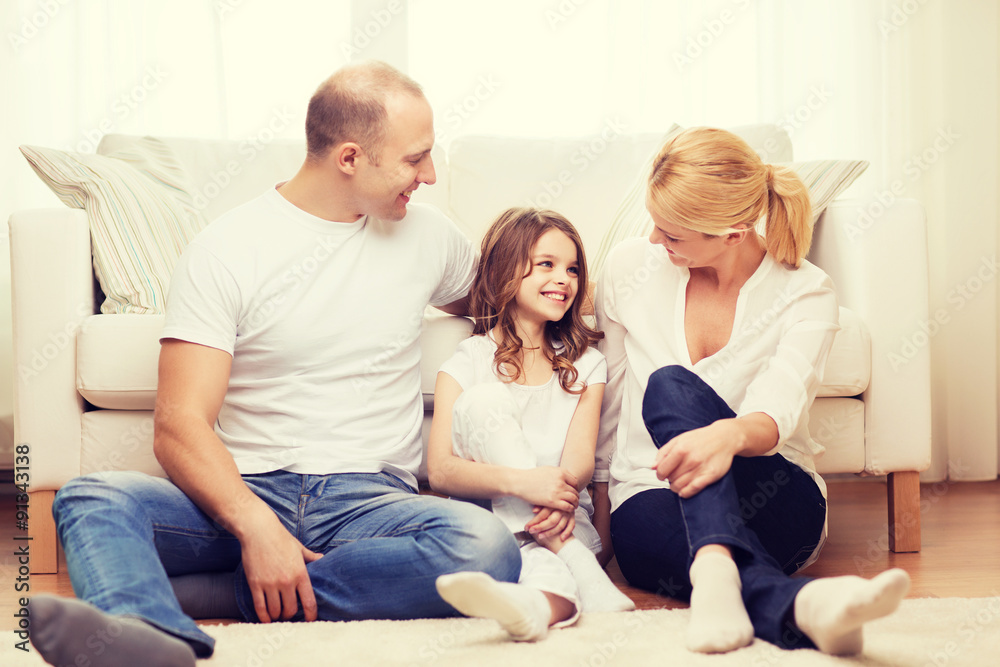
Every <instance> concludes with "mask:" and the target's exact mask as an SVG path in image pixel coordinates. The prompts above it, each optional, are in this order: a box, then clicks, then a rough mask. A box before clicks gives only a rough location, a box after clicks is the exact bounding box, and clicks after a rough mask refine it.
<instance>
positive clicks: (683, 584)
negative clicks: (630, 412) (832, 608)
mask: <svg viewBox="0 0 1000 667" xmlns="http://www.w3.org/2000/svg"><path fill="white" fill-rule="evenodd" d="M642 416H643V421H644V422H645V424H646V428H647V429H648V430H649V432H650V435H651V436H652V437H653V441H654V442H655V443H656V445H657V446H658V447H661V446H663V445H664V444H666V443H667V442H669V441H670V440H671V439H672V438H674V437H675V436H677V435H680V434H681V433H685V432H687V431H691V430H694V429H696V428H701V427H703V426H708V425H709V424H711V423H713V422H715V421H717V420H719V419H727V418H732V417H735V416H736V415H735V413H734V412H733V411H732V410H731V409H730V408H729V406H728V405H726V403H725V401H723V400H722V399H721V398H720V397H719V395H718V394H716V393H715V391H714V390H713V389H712V388H711V387H709V386H708V385H707V384H706V383H705V382H704V381H703V380H702V379H701V378H699V377H698V376H697V375H695V374H694V373H692V372H691V371H689V370H687V369H685V368H683V367H681V366H667V367H665V368H661V369H659V370H658V371H656V372H655V373H653V374H652V375H651V376H650V378H649V383H648V384H647V387H646V393H645V396H644V397H643V407H642ZM825 521H826V501H825V499H824V498H823V495H822V493H820V490H819V487H817V485H816V483H815V482H814V481H813V480H812V479H811V478H810V477H809V475H807V474H806V473H805V472H804V471H803V470H802V469H801V468H799V467H798V466H796V465H795V464H793V463H790V462H789V461H788V460H786V459H785V458H784V457H782V456H780V455H773V456H756V457H741V456H737V457H734V459H733V465H732V467H731V468H730V470H729V472H728V473H726V474H725V475H724V476H723V477H722V478H721V479H720V480H718V481H717V482H715V483H714V484H710V485H709V486H707V487H706V488H705V489H703V490H702V491H701V492H700V493H698V494H696V495H694V496H692V497H691V498H681V497H680V496H678V495H677V494H676V493H674V492H673V491H671V490H669V489H653V490H649V491H643V492H641V493H638V494H636V495H634V496H632V497H631V498H629V499H628V500H626V501H625V502H624V503H622V505H621V506H620V507H619V508H618V509H616V510H615V512H614V513H613V514H612V515H611V538H612V542H613V543H614V547H615V554H616V555H617V557H618V564H619V566H620V567H621V570H622V574H624V575H625V578H626V579H628V581H629V583H631V584H632V585H634V586H638V587H640V588H645V589H647V590H651V591H658V592H661V593H665V594H667V595H669V596H670V597H674V598H680V599H684V600H686V599H689V598H690V596H691V580H690V578H689V576H688V570H689V569H690V567H691V562H692V560H693V559H694V554H695V553H696V552H697V551H698V549H700V548H701V547H703V546H705V545H707V544H722V545H725V546H728V547H730V548H731V549H732V552H733V560H735V562H736V565H737V567H738V568H739V571H740V580H741V582H742V584H743V604H744V605H745V606H746V610H747V614H748V615H749V616H750V621H751V622H752V623H753V626H754V634H755V635H756V636H758V637H760V638H761V639H764V640H766V641H769V642H771V643H773V644H776V645H778V646H782V647H784V648H812V647H813V644H812V642H811V641H810V640H809V639H808V638H807V637H805V635H803V634H802V633H801V631H800V630H799V629H798V628H797V627H796V626H795V623H794V602H795V596H796V595H797V594H798V592H799V590H800V589H801V588H802V587H803V586H805V585H806V584H807V583H808V582H809V581H810V580H809V579H808V578H804V577H798V578H795V579H792V578H790V577H789V576H788V575H790V574H792V573H794V572H795V571H796V570H798V569H799V567H800V566H801V565H802V564H803V563H804V562H805V561H806V560H807V559H808V557H809V555H810V554H811V553H812V552H813V551H814V550H815V548H816V546H817V545H818V543H819V539H820V536H821V535H822V531H823V525H824V523H825Z"/></svg>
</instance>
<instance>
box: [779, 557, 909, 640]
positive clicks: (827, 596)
mask: <svg viewBox="0 0 1000 667" xmlns="http://www.w3.org/2000/svg"><path fill="white" fill-rule="evenodd" d="M909 590H910V575H908V574H907V573H906V571H904V570H900V569H899V568H895V569H892V570H887V571H885V572H883V573H882V574H879V575H877V576H876V577H873V578H872V579H862V578H861V577H854V576H847V577H830V578H828V579H816V580H814V581H810V582H809V583H808V584H806V585H805V586H803V587H802V590H800V591H799V594H798V595H797V596H796V597H795V624H796V625H798V626H799V629H800V630H802V632H804V633H805V634H806V636H807V637H809V639H811V640H812V641H813V643H814V644H816V647H817V648H819V650H820V651H822V652H823V653H829V654H831V655H846V654H851V653H860V652H861V649H862V647H863V645H864V638H863V635H862V626H863V625H864V624H865V623H867V622H868V621H872V620H875V619H876V618H881V617H883V616H888V615H889V614H891V613H892V612H894V611H896V608H897V607H898V606H899V603H900V602H901V601H902V599H903V598H904V597H906V593H907V592H908V591H909Z"/></svg>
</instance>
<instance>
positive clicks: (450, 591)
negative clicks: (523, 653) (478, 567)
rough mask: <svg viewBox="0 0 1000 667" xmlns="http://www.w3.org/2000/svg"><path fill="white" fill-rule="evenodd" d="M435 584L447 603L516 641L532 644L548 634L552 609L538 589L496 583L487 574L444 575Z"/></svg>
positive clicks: (501, 582) (457, 573)
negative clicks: (490, 621) (494, 624)
mask: <svg viewBox="0 0 1000 667" xmlns="http://www.w3.org/2000/svg"><path fill="white" fill-rule="evenodd" d="M435 583H436V585H437V591H438V593H439V594H440V595H441V597H442V598H444V601H445V602H447V603H448V604H450V605H451V606H452V607H454V608H455V609H457V610H458V611H459V612H461V613H462V614H465V615H466V616H475V617H477V618H492V619H494V620H495V621H497V622H498V623H499V624H500V625H501V626H503V629H504V630H506V631H507V633H508V634H509V635H510V637H511V639H513V640H515V641H519V642H533V641H536V640H538V639H542V638H543V637H545V635H546V634H547V633H548V630H549V619H550V618H551V617H552V607H551V606H550V605H549V601H548V599H547V598H546V597H545V594H544V593H542V592H541V591H540V590H538V589H537V588H531V587H529V586H521V585H519V584H510V583H507V582H503V581H496V580H495V579H493V577H491V576H490V575H488V574H486V573H485V572H456V573H455V574H444V575H441V576H440V577H438V578H437V581H436V582H435Z"/></svg>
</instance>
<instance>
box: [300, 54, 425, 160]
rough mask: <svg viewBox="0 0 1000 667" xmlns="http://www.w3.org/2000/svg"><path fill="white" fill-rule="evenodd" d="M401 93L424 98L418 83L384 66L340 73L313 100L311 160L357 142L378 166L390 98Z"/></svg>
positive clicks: (353, 68) (308, 130)
mask: <svg viewBox="0 0 1000 667" xmlns="http://www.w3.org/2000/svg"><path fill="white" fill-rule="evenodd" d="M399 93H403V94H408V95H413V96H415V97H419V98H423V96H424V93H423V90H422V89H421V88H420V85H419V84H418V83H417V82H416V81H414V80H413V79H411V78H410V77H408V76H406V75H405V74H403V73H402V72H400V71H399V70H397V69H396V68H395V67H392V66H391V65H388V64H386V63H384V62H380V61H377V60H372V61H367V62H363V63H358V64H356V65H347V66H346V67H342V68H341V69H339V70H337V71H336V72H335V73H334V74H333V76H331V77H330V78H329V79H327V80H326V81H324V82H323V83H322V84H320V87H319V88H318V89H317V90H316V92H315V93H314V94H313V96H312V99H311V100H309V110H308V112H307V113H306V150H307V159H308V160H319V159H322V158H323V157H325V156H326V154H327V153H328V152H329V150H330V149H331V148H332V147H334V146H337V145H339V144H342V143H344V142H345V141H353V142H354V143H356V144H358V145H359V146H361V148H362V149H363V150H364V151H365V152H366V153H367V154H368V158H369V159H370V160H371V161H372V162H373V163H375V164H378V160H379V155H380V151H381V149H382V142H383V140H384V139H385V133H386V118H387V115H386V110H385V103H386V99H387V98H388V97H389V96H390V95H393V94H399Z"/></svg>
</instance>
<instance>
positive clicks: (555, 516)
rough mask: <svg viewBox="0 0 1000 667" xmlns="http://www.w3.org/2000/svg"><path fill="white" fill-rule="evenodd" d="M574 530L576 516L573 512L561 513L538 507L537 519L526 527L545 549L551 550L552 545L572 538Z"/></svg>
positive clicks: (536, 509) (536, 511)
mask: <svg viewBox="0 0 1000 667" xmlns="http://www.w3.org/2000/svg"><path fill="white" fill-rule="evenodd" d="M574 528H576V516H575V513H574V512H573V511H570V512H560V511H558V510H552V509H549V508H547V507H536V508H535V518H534V519H532V520H531V521H529V522H528V523H527V524H526V525H525V526H524V529H525V530H526V531H528V534H529V535H531V536H532V537H533V538H535V541H536V542H538V543H539V544H541V545H542V546H543V547H545V548H550V547H549V544H550V543H553V542H555V543H562V542H565V541H566V540H568V539H569V538H571V537H572V536H573V529H574Z"/></svg>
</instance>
